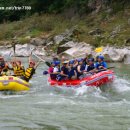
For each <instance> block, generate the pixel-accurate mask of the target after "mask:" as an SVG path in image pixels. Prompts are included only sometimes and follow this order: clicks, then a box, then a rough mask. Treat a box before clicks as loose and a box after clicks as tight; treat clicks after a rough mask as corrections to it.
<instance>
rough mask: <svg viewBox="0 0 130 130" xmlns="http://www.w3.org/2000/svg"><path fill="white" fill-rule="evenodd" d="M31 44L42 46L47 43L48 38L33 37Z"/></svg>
mask: <svg viewBox="0 0 130 130" xmlns="http://www.w3.org/2000/svg"><path fill="white" fill-rule="evenodd" d="M30 44H32V45H34V46H42V45H46V40H45V39H41V38H32V39H31V41H30Z"/></svg>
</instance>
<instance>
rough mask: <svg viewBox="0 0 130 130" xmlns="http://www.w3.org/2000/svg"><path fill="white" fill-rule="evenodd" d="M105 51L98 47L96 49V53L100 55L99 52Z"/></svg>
mask: <svg viewBox="0 0 130 130" xmlns="http://www.w3.org/2000/svg"><path fill="white" fill-rule="evenodd" d="M102 51H103V47H98V48H96V49H95V52H97V53H99V52H102Z"/></svg>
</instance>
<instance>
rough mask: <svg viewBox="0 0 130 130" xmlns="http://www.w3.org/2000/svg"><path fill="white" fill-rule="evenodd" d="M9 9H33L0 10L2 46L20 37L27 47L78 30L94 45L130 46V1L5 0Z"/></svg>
mask: <svg viewBox="0 0 130 130" xmlns="http://www.w3.org/2000/svg"><path fill="white" fill-rule="evenodd" d="M9 6H30V7H31V10H11V11H9V10H0V15H1V17H0V23H1V24H0V30H1V31H0V41H2V42H0V43H3V41H5V40H6V41H7V40H12V39H13V38H16V39H17V41H18V42H19V43H21V44H24V43H27V42H29V40H30V38H33V37H42V36H43V35H48V36H51V37H52V36H55V35H58V34H60V33H62V32H64V31H65V30H66V29H70V28H73V27H76V28H77V30H78V37H77V40H78V41H84V42H86V43H89V44H91V45H94V46H100V45H107V44H110V45H116V46H129V44H130V36H129V34H130V28H129V26H130V1H129V0H62V1H61V0H42V1H41V0H28V1H26V0H20V1H16V0H12V1H9V0H1V2H0V7H9Z"/></svg>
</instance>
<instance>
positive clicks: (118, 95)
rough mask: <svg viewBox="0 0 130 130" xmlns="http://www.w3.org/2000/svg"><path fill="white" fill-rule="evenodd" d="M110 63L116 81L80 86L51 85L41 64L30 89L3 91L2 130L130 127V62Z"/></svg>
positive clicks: (118, 129)
mask: <svg viewBox="0 0 130 130" xmlns="http://www.w3.org/2000/svg"><path fill="white" fill-rule="evenodd" d="M109 66H116V68H115V69H114V71H115V73H116V79H115V81H114V82H113V83H112V84H109V85H106V86H103V87H102V88H101V89H99V88H94V87H93V88H92V87H86V86H82V87H80V88H77V89H76V88H58V87H56V88H52V87H50V86H48V85H47V77H46V76H43V75H42V72H43V70H45V68H47V67H46V66H45V65H43V64H41V65H40V67H39V68H38V69H37V73H36V75H35V76H34V77H33V79H32V80H31V84H32V87H31V90H30V91H28V92H20V93H10V92H1V93H0V130H130V65H124V64H119V63H116V64H110V65H109Z"/></svg>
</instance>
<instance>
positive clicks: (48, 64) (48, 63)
mask: <svg viewBox="0 0 130 130" xmlns="http://www.w3.org/2000/svg"><path fill="white" fill-rule="evenodd" d="M34 49H35V48H31V47H30V50H31V53H32V54H33V55H34V56H35V57H36V58H38V59H39V60H41V61H42V62H44V63H45V64H46V65H47V66H48V67H50V66H51V64H50V62H48V61H45V60H44V59H42V58H41V57H40V56H38V55H37V54H36V53H35V52H33V51H34Z"/></svg>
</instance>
